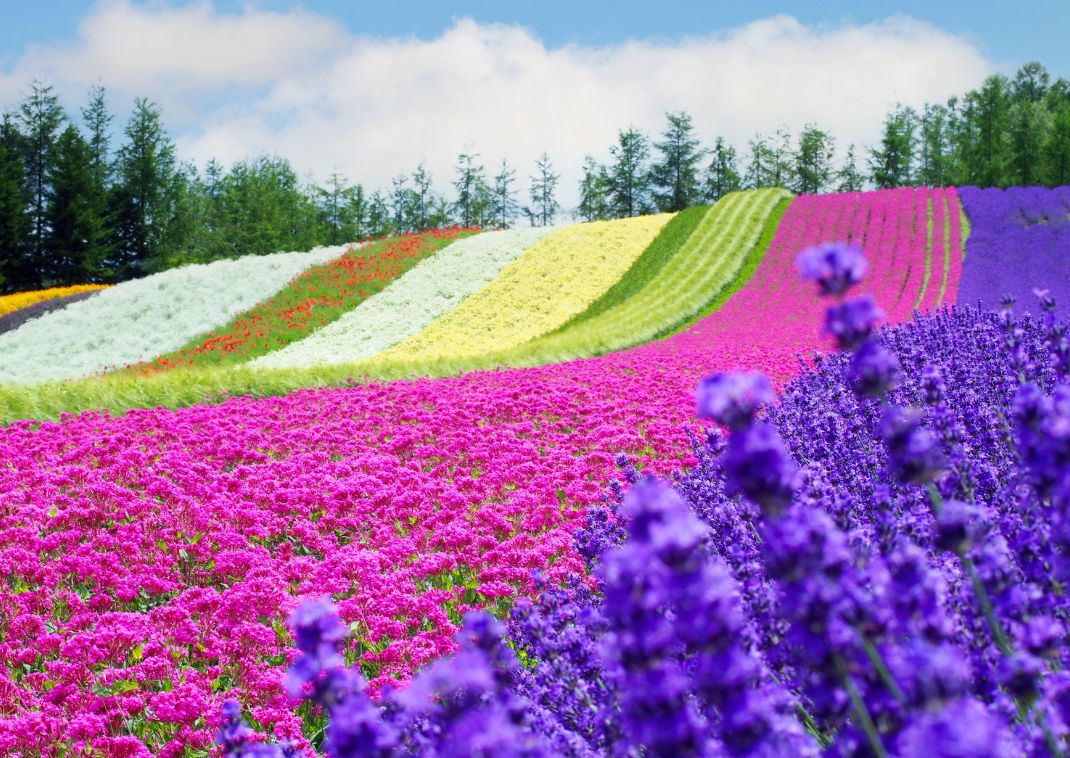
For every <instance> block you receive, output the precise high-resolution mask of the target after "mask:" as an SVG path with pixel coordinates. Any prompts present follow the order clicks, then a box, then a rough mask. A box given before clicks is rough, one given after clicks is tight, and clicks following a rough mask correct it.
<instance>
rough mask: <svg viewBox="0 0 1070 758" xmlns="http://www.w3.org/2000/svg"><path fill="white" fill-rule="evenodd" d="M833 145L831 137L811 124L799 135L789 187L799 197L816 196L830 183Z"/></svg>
mask: <svg viewBox="0 0 1070 758" xmlns="http://www.w3.org/2000/svg"><path fill="white" fill-rule="evenodd" d="M834 149H835V143H834V142H833V139H832V137H831V136H830V135H829V134H828V132H825V131H823V130H821V129H818V128H817V127H816V126H814V125H813V124H808V125H807V126H806V127H804V128H803V130H802V132H801V133H800V134H799V146H798V149H797V150H796V151H795V154H794V164H795V165H794V169H793V171H792V174H793V175H794V177H795V181H794V183H793V186H792V187H790V189H792V190H793V191H794V192H796V193H797V194H800V195H816V194H818V193H820V192H824V191H825V190H826V189H827V188H828V184H829V182H830V181H832V173H833V172H832V154H833V151H834Z"/></svg>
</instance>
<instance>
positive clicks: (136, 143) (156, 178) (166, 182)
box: [111, 98, 175, 279]
mask: <svg viewBox="0 0 1070 758" xmlns="http://www.w3.org/2000/svg"><path fill="white" fill-rule="evenodd" d="M123 133H124V135H125V137H126V142H125V143H124V144H123V146H122V147H121V148H119V152H118V155H117V158H116V163H115V175H116V180H117V185H116V187H115V192H114V201H113V207H114V213H115V220H116V229H115V234H116V245H115V251H114V256H113V261H111V263H112V264H113V265H114V270H115V272H116V274H117V275H118V277H119V278H120V279H128V278H130V277H134V276H138V275H141V274H143V273H145V272H147V271H150V270H152V268H153V267H154V264H153V260H152V259H153V258H154V257H156V256H157V255H159V254H160V252H161V251H160V249H159V248H160V243H161V241H162V240H163V238H164V235H165V233H166V226H167V223H168V221H169V220H170V218H171V208H170V207H169V203H170V202H171V200H172V199H173V198H172V196H171V192H170V190H171V188H172V181H171V180H172V176H173V174H174V171H175V153H174V145H173V144H172V143H171V140H170V138H169V137H168V136H167V134H166V132H165V131H164V128H163V123H162V121H161V119H160V109H159V107H158V106H156V105H155V104H154V103H151V102H149V101H148V100H146V99H145V98H138V99H137V100H135V101H134V112H133V114H132V115H131V116H130V120H129V122H128V123H127V125H126V128H125V130H124V132H123Z"/></svg>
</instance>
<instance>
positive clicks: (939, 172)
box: [915, 104, 951, 187]
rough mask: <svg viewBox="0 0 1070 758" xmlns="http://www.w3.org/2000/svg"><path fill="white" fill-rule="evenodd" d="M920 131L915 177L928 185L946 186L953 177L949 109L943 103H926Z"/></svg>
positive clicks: (920, 182)
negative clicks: (949, 142)
mask: <svg viewBox="0 0 1070 758" xmlns="http://www.w3.org/2000/svg"><path fill="white" fill-rule="evenodd" d="M920 132H921V135H920V140H919V145H918V148H919V149H918V169H917V173H916V175H915V178H916V179H917V182H918V183H919V184H921V185H924V186H926V187H946V186H948V184H950V178H951V156H950V154H949V153H950V146H949V144H948V139H949V135H948V109H947V108H946V107H944V106H943V105H932V104H926V105H925V109H924V110H923V111H922V115H921V124H920Z"/></svg>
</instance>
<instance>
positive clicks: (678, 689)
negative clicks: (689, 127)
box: [218, 193, 1070, 758]
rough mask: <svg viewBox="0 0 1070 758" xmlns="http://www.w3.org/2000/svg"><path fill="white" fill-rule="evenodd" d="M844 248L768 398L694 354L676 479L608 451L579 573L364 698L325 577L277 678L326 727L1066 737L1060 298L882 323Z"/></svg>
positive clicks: (997, 749) (850, 742)
mask: <svg viewBox="0 0 1070 758" xmlns="http://www.w3.org/2000/svg"><path fill="white" fill-rule="evenodd" d="M1001 194H1002V193H1001ZM1014 194H1015V193H1010V196H1011V197H1013V196H1014ZM1053 196H1054V195H1051V194H1049V196H1048V197H1049V198H1051V197H1053ZM1000 197H1001V195H995V196H993V199H994V201H999V200H1000ZM982 199H983V200H984V199H987V198H982ZM1029 207H1031V208H1033V210H1032V211H1031V213H1033V214H1035V213H1036V212H1037V211H1036V210H1035V209H1036V208H1037V205H1036V204H1034V205H1031V206H1029ZM1049 207H1050V208H1055V206H1054V204H1052V205H1051V206H1049ZM1058 212H1059V211H1058V209H1056V210H1053V211H1051V212H1050V213H1049V215H1048V216H1047V217H1046V218H1048V221H1047V222H1045V223H1047V224H1049V225H1052V226H1054V225H1055V224H1056V223H1062V222H1061V221H1057V219H1056V218H1055V216H1057V214H1058ZM993 215H994V216H997V217H998V213H996V212H995V211H993ZM1007 215H1010V216H1011V218H1012V219H1013V213H1010V214H1007ZM1026 218H1037V216H1035V215H1033V216H1028V217H1026ZM847 248H848V249H847V250H843V249H837V250H835V251H833V252H834V255H832V257H831V258H829V259H828V263H829V267H828V268H829V269H830V270H829V272H828V273H827V274H826V272H825V270H824V268H825V267H822V268H821V269H820V270H816V271H814V272H811V271H810V270H809V267H807V268H806V269H805V270H804V273H805V274H806V275H807V278H814V279H817V280H818V283H819V284H821V285H828V284H829V283H830V282H832V283H838V284H839V285H842V286H837V287H830V286H824V287H823V291H825V292H828V293H832V295H833V297H834V304H833V305H832V306H831V307H830V308H829V309H828V317H827V322H826V330H827V331H828V333H830V334H832V335H834V336H835V339H836V342H837V344H838V346H839V348H840V350H841V352H839V353H838V354H834V355H831V356H826V357H824V358H821V359H819V360H817V362H816V364H815V365H813V366H811V367H809V368H808V369H807V370H805V371H804V372H803V373H802V374H801V375H800V376H799V377H798V378H797V379H795V380H794V381H792V382H791V383H789V384H788V385H787V386H786V387H785V388H784V390H783V392H782V394H781V395H780V397H779V399H777V398H776V396H775V395H774V394H773V392H772V387H771V385H770V383H769V382H768V380H767V379H766V378H765V377H763V376H761V375H759V374H714V375H711V376H709V377H707V378H706V379H704V380H703V381H702V383H701V384H700V387H699V390H698V392H697V393H696V401H697V406H698V408H697V409H698V415H699V416H700V417H702V418H705V419H709V420H710V421H712V422H714V425H710V426H709V427H708V428H707V429H706V430H705V431H704V432H703V433H702V434H701V435H693V436H692V444H693V448H694V453H695V457H696V459H697V461H698V463H697V465H696V466H695V467H693V468H692V469H691V470H689V471H687V472H683V473H679V474H677V475H676V476H675V477H673V478H672V479H671V480H660V481H659V480H656V479H654V478H651V477H649V476H647V475H645V474H643V473H642V472H641V471H640V470H638V469H637V467H636V464H635V462H633V461H630V460H628V458H627V457H626V456H623V455H621V456H618V458H617V464H618V466H620V468H621V471H622V479H621V480H620V481H616V482H614V483H613V487H612V492H611V493H609V494H607V497H606V498H605V500H604V501H603V503H602V504H601V505H599V506H596V507H594V508H592V509H591V510H590V511H589V512H588V520H587V526H586V528H585V529H583V530H580V531H579V532H578V533H577V535H576V547H577V550H578V551H579V553H580V554H581V555H582V556H583V558H584V560H585V561H586V563H587V567H588V571H589V574H590V575H591V576H593V577H596V578H597V580H598V581H597V587H596V586H593V585H592V584H591V583H590V582H589V581H588V580H587V579H585V578H583V577H579V576H577V577H575V578H574V580H573V581H572V582H570V583H569V584H567V585H566V586H549V585H547V584H545V583H544V581H543V579H542V578H541V577H536V582H537V584H538V585H539V586H540V587H541V589H542V592H541V595H540V597H539V598H538V599H537V600H536V601H534V602H533V601H531V600H528V599H521V600H519V601H517V603H516V605H515V606H514V608H513V609H512V613H511V616H510V618H509V619H508V620H507V621H506V623H505V624H502V623H500V622H499V621H497V620H496V619H494V618H493V617H491V616H490V615H489V614H487V613H485V612H481V611H479V612H472V613H469V614H468V615H467V616H466V618H465V622H464V627H463V628H462V630H461V632H460V633H459V635H458V637H457V641H458V643H459V648H460V649H459V651H458V652H457V653H456V654H455V655H453V656H450V657H447V658H444V659H441V660H439V661H437V662H436V663H434V664H432V665H431V666H429V667H428V668H426V669H425V670H423V671H422V672H420V673H419V674H418V675H417V676H416V678H415V679H414V681H413V682H412V683H411V685H410V686H409V687H408V688H407V689H405V690H403V691H400V692H394V691H391V690H389V689H388V690H387V691H384V693H383V696H382V698H381V700H380V701H379V702H375V701H373V700H372V699H371V698H370V697H369V696H368V694H367V693H366V692H365V691H364V686H365V682H364V680H363V678H362V677H361V675H360V673H359V671H358V670H357V669H355V668H347V667H346V665H345V659H344V653H345V651H344V649H343V647H342V641H343V640H344V638H345V637H347V636H348V634H349V629H348V628H347V627H346V626H345V625H344V624H342V623H341V622H340V621H339V619H338V617H337V616H336V615H335V613H334V610H333V609H332V607H331V606H330V604H328V603H326V602H315V601H310V602H309V603H306V605H304V606H302V607H301V608H299V609H298V611H297V612H296V613H295V614H294V616H293V618H292V619H291V625H292V626H293V629H294V634H295V638H296V640H297V644H298V647H299V649H300V654H299V655H298V657H297V658H296V660H294V661H293V665H292V666H291V668H290V669H289V674H288V676H287V687H288V688H289V690H290V692H291V694H292V695H293V696H295V697H301V698H304V699H305V700H307V701H308V703H309V706H310V707H312V708H317V709H319V711H317V712H319V713H323V714H325V715H326V716H327V722H326V723H325V724H324V728H323V731H322V732H321V734H320V736H321V739H322V743H321V744H320V745H319V747H322V748H323V749H324V750H325V752H326V753H327V754H328V755H330V756H335V757H338V758H340V757H342V756H365V757H366V758H402V756H413V755H417V756H426V758H446V757H450V758H452V757H453V756H457V758H460V756H486V757H487V758H490V757H491V756H494V757H495V758H498V757H499V756H502V757H505V756H509V757H515V758H522V757H523V758H536V757H539V758H542V757H543V756H546V757H547V758H549V756H571V757H573V758H595V757H596V756H599V757H600V756H629V757H631V756H636V757H637V758H641V757H649V758H655V757H659V758H677V757H680V756H702V757H705V756H710V757H711V758H712V756H761V757H769V758H772V757H773V756H793V757H797V756H818V755H828V756H878V757H881V758H891V757H892V756H894V757H896V758H922V757H923V756H926V757H927V756H956V757H957V758H971V757H974V758H982V757H988V756H999V757H1006V758H1012V757H1014V756H1037V757H1038V758H1039V757H1040V756H1065V755H1067V754H1068V751H1070V673H1068V666H1070V645H1068V627H1067V624H1068V621H1070V611H1068V603H1067V602H1066V591H1067V586H1068V585H1070V340H1068V330H1067V326H1066V324H1065V322H1063V321H1062V320H1061V319H1060V318H1059V317H1058V316H1057V313H1056V302H1055V300H1054V299H1053V298H1052V297H1051V296H1050V295H1046V296H1044V297H1042V298H1041V299H1039V300H1038V299H1036V297H1035V296H1030V298H1031V299H1029V300H1028V301H1027V302H1023V303H1022V304H1021V309H1020V310H1022V309H1025V308H1032V309H1034V310H1035V311H1036V312H1038V313H1039V314H1040V315H1039V316H1029V315H1024V314H1022V315H1018V316H1016V315H1015V314H1014V312H1012V311H1011V310H1010V309H1009V308H1004V309H1002V310H1001V311H999V312H996V311H991V310H976V309H973V308H969V307H966V308H954V309H951V310H946V309H945V310H941V311H938V312H936V313H933V314H925V315H921V316H919V317H918V318H917V319H916V320H915V321H913V322H911V323H909V324H904V325H900V326H897V327H894V328H888V329H885V330H882V331H877V330H876V326H877V324H878V323H879V321H880V320H881V318H882V315H881V313H880V311H879V308H878V307H877V306H876V305H875V304H874V303H873V302H872V301H871V300H870V299H869V298H868V296H862V297H859V298H854V299H851V300H847V299H845V298H843V296H842V295H843V291H844V290H845V289H847V288H849V287H850V286H851V285H853V284H855V283H857V281H858V279H859V277H860V276H861V272H862V271H864V266H860V265H855V264H857V263H859V261H857V260H854V258H853V257H852V255H853V254H851V252H850V249H849V246H847ZM854 255H856V254H854ZM804 260H805V259H804ZM824 279H827V280H828V281H824ZM1046 283H1047V282H1042V284H1046ZM1053 283H1054V282H1053ZM1034 304H1035V305H1034ZM725 430H727V435H726V434H725ZM261 739H262V737H261V736H260V735H258V734H256V733H255V732H254V730H253V729H252V728H250V726H249V725H247V724H245V723H244V722H243V720H242V716H241V713H240V710H239V707H238V704H237V703H236V702H234V701H231V702H229V703H228V704H227V706H226V707H225V710H224V718H223V723H222V728H221V729H220V731H219V733H218V741H219V744H220V745H221V746H222V747H223V749H224V753H225V754H226V755H230V756H247V755H257V756H268V755H271V756H276V757H278V758H282V756H286V755H289V754H291V752H290V751H291V749H292V748H291V747H290V746H287V745H270V744H264V743H262V742H260V740H261Z"/></svg>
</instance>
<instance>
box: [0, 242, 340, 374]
mask: <svg viewBox="0 0 1070 758" xmlns="http://www.w3.org/2000/svg"><path fill="white" fill-rule="evenodd" d="M348 247H349V246H348V245H342V246H337V247H320V248H316V249H315V250H312V251H310V252H307V253H275V254H273V255H247V256H244V257H242V258H238V259H236V260H221V261H215V262H213V263H208V264H198V265H193V266H184V267H182V268H177V269H171V270H170V271H164V272H162V273H159V274H153V275H152V276H147V277H145V278H143V279H135V280H132V281H129V282H123V283H122V284H119V285H117V286H115V287H111V288H109V289H106V290H102V291H101V292H100V293H99V294H98V295H96V296H95V297H92V298H90V299H88V300H84V301H82V302H80V303H73V304H71V305H70V306H68V307H67V308H64V309H63V310H61V311H56V312H54V313H49V314H47V315H45V316H42V317H41V318H39V319H36V320H34V321H30V322H28V323H26V324H24V325H23V326H21V327H19V328H18V329H16V330H15V331H13V332H8V333H7V334H3V335H0V384H37V383H40V382H46V381H52V380H58V379H75V378H80V377H85V376H90V375H92V374H98V373H101V372H103V371H105V370H106V369H119V368H122V367H124V366H126V365H129V364H133V363H138V362H140V361H146V360H152V359H153V358H156V357H157V356H159V355H162V354H163V353H167V352H170V351H171V350H175V349H177V348H180V347H182V346H183V345H185V344H186V343H187V342H189V341H190V340H191V339H193V338H194V337H196V336H197V335H199V334H204V333H205V332H208V331H210V330H211V329H214V328H215V327H218V326H221V325H223V324H225V323H227V322H228V321H229V320H230V319H232V318H233V317H234V316H237V315H238V314H239V313H242V312H243V311H246V310H249V309H250V308H252V307H253V306H254V305H256V304H257V303H259V302H261V301H262V300H264V299H266V298H268V297H270V296H271V295H273V294H275V293H276V292H278V291H279V290H280V289H282V287H283V286H285V285H286V283H287V282H289V281H290V280H291V279H293V278H294V277H295V276H297V275H298V274H300V273H301V272H303V271H304V270H305V269H307V268H308V267H310V266H313V265H315V264H317V263H323V262H325V261H329V260H331V259H333V258H336V257H337V256H339V255H341V254H342V253H343V252H344V251H345V250H346V249H347V248H348Z"/></svg>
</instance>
